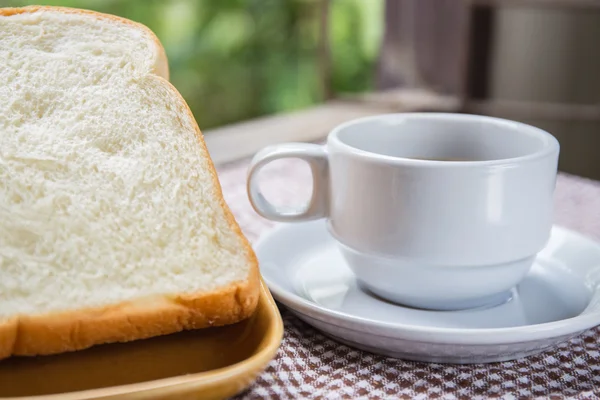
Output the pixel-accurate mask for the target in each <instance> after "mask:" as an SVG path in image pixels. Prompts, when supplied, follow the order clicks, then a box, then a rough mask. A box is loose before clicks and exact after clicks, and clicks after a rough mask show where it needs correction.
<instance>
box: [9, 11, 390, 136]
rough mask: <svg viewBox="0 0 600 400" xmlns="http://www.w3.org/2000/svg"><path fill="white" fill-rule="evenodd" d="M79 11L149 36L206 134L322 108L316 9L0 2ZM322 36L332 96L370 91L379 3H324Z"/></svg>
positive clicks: (380, 20) (380, 21)
mask: <svg viewBox="0 0 600 400" xmlns="http://www.w3.org/2000/svg"><path fill="white" fill-rule="evenodd" d="M0 4H1V5H2V6H13V7H16V6H24V5H30V4H39V5H60V6H66V7H78V8H86V9H91V10H96V11H100V12H105V13H109V14H115V15H119V16H122V17H125V18H129V19H132V20H134V21H138V22H141V23H143V24H145V25H147V26H148V27H149V28H150V29H152V30H153V31H154V32H155V33H156V35H157V36H158V37H159V39H160V40H161V41H162V43H163V45H164V46H165V49H166V52H167V56H168V58H169V67H170V71H171V82H172V83H173V84H174V85H175V87H177V89H178V90H179V91H180V92H181V93H182V95H183V96H184V98H185V99H186V100H187V102H188V104H189V105H190V108H191V109H192V111H193V113H194V115H195V117H196V118H197V120H198V123H199V125H200V127H201V128H202V129H203V130H205V129H207V128H212V127H216V126H220V125H224V124H227V123H232V122H237V121H241V120H246V119H249V118H253V117H257V116H261V115H265V114H272V113H277V112H282V111H289V110H294V109H299V108H303V107H306V106H309V105H311V104H315V103H318V102H321V101H322V100H323V96H324V94H323V89H322V73H321V70H320V68H319V65H320V64H319V62H320V55H319V54H320V53H319V37H320V34H321V29H320V24H319V20H320V15H321V12H322V9H323V8H322V2H321V0H220V1H218V0H46V1H45V0H40V1H37V2H32V1H25V0H0ZM328 21H329V22H328V23H329V32H327V36H328V40H329V47H330V49H331V50H330V51H331V56H332V58H331V78H330V81H331V85H330V87H331V90H332V92H333V93H334V94H335V93H339V92H359V91H366V90H369V89H370V87H371V81H372V75H373V67H374V65H375V61H376V57H377V53H378V50H379V41H380V36H381V33H382V30H381V27H382V25H383V0H331V1H330V12H329V17H328Z"/></svg>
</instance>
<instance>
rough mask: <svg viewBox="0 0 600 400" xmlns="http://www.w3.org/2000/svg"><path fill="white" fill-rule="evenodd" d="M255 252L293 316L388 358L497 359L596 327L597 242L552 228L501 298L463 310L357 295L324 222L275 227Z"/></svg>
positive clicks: (599, 312) (599, 296)
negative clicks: (527, 270)
mask: <svg viewBox="0 0 600 400" xmlns="http://www.w3.org/2000/svg"><path fill="white" fill-rule="evenodd" d="M256 253H257V256H258V259H259V262H260V268H261V272H262V275H263V278H264V280H265V281H266V283H267V285H268V286H269V288H270V290H271V292H272V294H273V296H274V297H275V298H276V299H277V300H278V301H280V302H281V303H282V304H284V305H285V306H287V307H288V308H289V309H290V310H291V311H292V312H294V313H295V314H296V315H297V316H298V317H299V318H300V319H302V320H304V321H305V322H307V323H309V324H311V325H313V326H314V327H316V328H317V329H319V330H321V331H322V332H323V333H325V334H326V335H329V336H331V337H333V338H334V339H336V340H338V341H340V342H342V343H345V344H348V345H350V346H353V347H356V348H360V349H363V350H367V351H371V352H374V353H379V354H384V355H387V356H391V357H396V358H403V359H409V360H416V361H427V362H448V363H461V364H466V363H483V362H495V361H506V360H512V359H516V358H521V357H524V356H528V355H531V354H535V353H539V352H541V351H544V350H547V349H549V348H552V347H553V346H555V345H557V344H559V343H561V342H563V341H565V340H568V339H570V338H572V337H574V336H576V335H578V334H580V333H581V332H582V331H585V330H587V329H589V328H592V327H594V326H596V325H600V245H599V244H597V243H595V242H593V241H592V240H590V239H587V238H585V237H583V236H581V235H579V234H576V233H574V232H571V231H569V230H566V229H563V228H559V227H554V229H553V231H552V237H551V239H550V241H549V243H548V245H547V247H546V248H545V249H544V250H543V251H542V252H541V253H540V254H539V256H538V259H537V261H536V263H535V265H534V267H533V269H532V270H531V272H530V273H529V275H528V276H527V277H526V278H525V280H524V281H523V282H522V283H521V284H520V285H519V286H518V288H516V289H515V290H513V293H512V295H513V296H512V298H511V299H510V300H509V301H507V302H505V303H503V304H501V305H498V306H495V307H490V308H482V309H471V310H463V311H426V310H419V309H413V308H408V307H402V306H398V305H395V304H392V303H389V302H386V301H385V300H381V299H379V298H377V297H375V296H374V295H371V294H369V293H367V292H366V291H363V290H362V289H360V288H359V287H357V285H356V281H355V279H354V276H353V274H352V272H351V271H350V269H349V268H348V267H347V265H346V264H345V262H344V260H343V259H342V256H341V254H340V253H339V252H338V250H337V247H336V243H335V242H334V240H333V238H332V237H331V236H330V235H329V233H328V232H327V229H326V225H325V222H324V221H323V220H318V221H312V222H302V223H292V224H282V225H280V226H278V227H276V228H275V229H273V230H272V231H271V232H269V233H268V234H267V235H265V236H263V237H262V238H261V240H260V241H259V242H258V244H257V246H256Z"/></svg>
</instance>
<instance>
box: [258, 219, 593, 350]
mask: <svg viewBox="0 0 600 400" xmlns="http://www.w3.org/2000/svg"><path fill="white" fill-rule="evenodd" d="M319 222H321V223H324V221H319ZM316 223H317V221H308V222H304V223H302V222H301V223H298V222H292V223H278V224H276V225H275V226H274V227H273V228H271V229H270V230H269V231H268V232H266V233H265V234H263V235H261V237H260V238H259V239H258V240H257V241H256V243H255V245H254V246H253V247H254V250H255V252H256V255H257V258H258V261H259V266H260V264H261V252H263V251H264V250H262V249H263V248H264V247H265V246H266V244H267V243H268V242H269V241H270V240H271V239H272V238H273V237H274V236H277V235H280V234H281V233H282V231H283V232H285V231H288V230H290V229H291V230H293V229H294V227H295V226H297V225H299V224H313V225H315V226H316ZM325 229H326V228H325ZM558 231H562V233H564V234H565V235H567V236H569V237H572V238H573V239H574V240H577V241H583V242H586V244H588V245H590V246H593V247H596V248H598V249H599V250H600V243H598V242H597V241H595V240H593V239H592V238H590V237H588V236H585V235H583V234H581V233H579V232H576V231H574V230H572V229H569V228H566V227H563V226H560V225H558V224H554V225H553V226H552V232H558ZM261 275H262V276H263V279H264V280H265V282H266V284H267V286H268V287H269V290H270V291H271V292H272V294H273V297H275V298H276V299H277V301H279V302H281V303H282V304H284V305H285V306H287V307H290V308H292V309H293V310H294V311H295V312H299V313H302V314H304V315H307V316H308V317H311V318H313V319H317V320H320V321H322V322H324V323H327V324H331V325H335V326H338V327H340V328H344V329H351V330H355V331H357V332H364V333H372V329H373V328H377V329H379V330H380V331H379V332H378V333H377V335H378V336H380V337H387V338H392V339H406V340H411V341H419V342H427V343H439V344H468V345H493V344H511V343H519V342H529V341H536V340H543V339H549V338H555V337H559V336H572V335H577V334H579V333H581V332H583V331H586V330H588V329H591V328H594V327H596V326H599V325H600V308H599V309H598V310H596V311H590V312H586V310H587V307H588V306H589V304H588V306H586V309H584V310H583V311H582V313H581V314H579V315H577V316H574V317H570V318H565V319H562V320H558V321H552V322H545V323H541V324H533V325H524V326H518V327H506V328H469V329H466V328H444V327H431V326H421V325H414V324H404V323H398V322H383V321H377V320H371V319H368V318H364V317H358V316H355V315H352V314H348V313H345V312H341V311H336V310H331V309H329V308H326V307H323V306H322V305H320V304H317V303H314V302H312V301H310V300H308V299H306V298H304V297H302V296H301V295H299V294H298V293H296V292H295V291H289V290H287V289H284V288H283V287H282V286H280V285H279V284H278V283H277V282H276V281H274V280H271V279H270V278H269V277H267V276H265V275H264V273H263V272H262V271H261ZM596 291H598V288H596ZM349 324H350V325H351V326H348V325H349ZM361 328H362V329H361Z"/></svg>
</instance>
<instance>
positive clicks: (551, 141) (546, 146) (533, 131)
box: [327, 112, 560, 168]
mask: <svg viewBox="0 0 600 400" xmlns="http://www.w3.org/2000/svg"><path fill="white" fill-rule="evenodd" d="M383 118H400V119H407V118H412V119H415V118H416V119H430V120H431V119H436V120H441V121H472V122H474V121H479V122H485V123H494V124H496V125H501V126H505V127H506V128H512V129H517V130H521V131H525V132H526V133H527V134H530V135H533V136H535V137H538V138H541V139H542V141H543V146H542V147H541V148H540V149H539V150H537V151H534V152H532V153H529V154H525V155H522V156H517V157H507V158H501V159H494V160H473V161H444V160H422V159H415V158H408V157H398V156H390V155H385V154H379V153H375V152H371V151H368V150H363V149H360V148H358V147H355V146H352V145H349V144H347V143H346V142H344V141H343V140H342V139H341V138H340V137H339V135H340V133H341V132H342V131H343V130H345V129H346V128H348V127H350V126H352V125H356V124H358V123H363V122H369V121H376V120H381V119H383ZM327 144H328V146H329V145H333V146H335V147H338V148H340V149H342V150H344V151H345V152H347V153H348V154H351V155H352V156H354V157H357V158H360V159H363V160H367V161H371V162H379V163H384V164H392V165H402V166H414V167H443V168H468V167H492V166H508V165H514V164H520V163H523V162H528V161H534V160H537V159H540V158H544V157H546V156H548V155H551V154H554V153H558V152H559V150H560V144H559V142H558V140H557V139H556V138H555V137H554V136H553V135H552V134H550V133H549V132H547V131H545V130H543V129H541V128H538V127H535V126H533V125H529V124H525V123H523V122H518V121H513V120H509V119H505V118H498V117H491V116H485V115H476V114H460V113H444V112H407V113H386V114H378V115H372V116H368V117H362V118H356V119H352V120H350V121H347V122H344V123H342V124H339V125H337V126H336V127H335V128H333V129H332V130H331V132H330V133H329V135H328V136H327Z"/></svg>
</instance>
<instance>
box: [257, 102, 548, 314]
mask: <svg viewBox="0 0 600 400" xmlns="http://www.w3.org/2000/svg"><path fill="white" fill-rule="evenodd" d="M558 155H559V144H558V141H557V140H556V139H555V138H554V137H553V136H552V135H551V134H549V133H547V132H545V131H543V130H541V129H538V128H535V127H533V126H529V125H525V124H522V123H519V122H514V121H509V120H504V119H498V118H492V117H484V116H475V115H466V114H444V113H406V114H389V115H379V116H374V117H367V118H362V119H358V120H354V121H350V122H347V123H344V124H342V125H340V126H338V127H336V128H334V129H333V130H332V131H331V133H330V134H329V136H328V139H327V143H326V145H324V146H321V145H316V144H306V143H287V144H281V145H275V146H270V147H267V148H265V149H263V150H261V151H260V152H258V153H257V154H256V155H255V157H254V159H253V160H252V162H251V165H250V168H249V172H248V195H249V198H250V201H251V203H252V206H253V207H254V209H255V210H256V212H258V213H259V214H260V215H262V216H263V217H265V218H268V219H271V220H275V221H280V222H291V221H306V220H313V219H318V218H326V219H327V225H328V229H329V231H330V233H331V234H332V236H333V237H334V238H335V239H336V240H337V241H338V243H339V247H340V249H341V252H342V253H343V255H344V257H345V259H346V260H347V262H348V264H349V266H350V268H351V269H352V270H353V272H354V273H355V275H356V277H357V280H358V282H359V283H360V284H361V285H362V286H363V287H364V288H365V289H368V290H369V291H371V292H372V293H374V294H375V295H378V296H379V297H382V298H384V299H387V300H389V301H392V302H395V303H400V304H404V305H408V306H412V307H418V308H426V309H436V310H456V309H465V308H472V307H480V306H488V305H490V304H493V303H499V302H503V301H505V300H507V299H508V298H509V296H510V292H511V289H513V288H514V287H515V286H516V285H517V284H518V283H519V282H520V281H521V280H522V278H523V277H524V276H525V275H526V274H527V272H528V271H529V269H530V268H531V266H532V263H533V261H534V259H535V256H536V254H537V253H538V252H539V251H540V250H541V249H542V248H543V247H544V246H545V244H546V242H547V240H548V239H549V235H550V230H551V227H552V222H553V215H552V211H553V192H554V187H555V182H556V172H557V163H558ZM290 157H291V158H299V159H302V160H305V161H306V162H307V163H308V164H309V165H310V167H311V171H312V175H313V190H312V198H311V199H310V202H309V203H308V204H306V205H305V206H304V207H302V208H301V209H282V208H280V207H278V206H276V205H273V204H271V203H270V202H269V201H267V200H266V198H265V197H264V196H263V195H262V194H261V192H260V189H259V186H258V183H257V180H256V176H257V173H258V171H259V170H260V169H261V168H262V167H263V166H264V165H266V164H267V163H269V162H271V161H273V160H276V159H281V158H290ZM448 160H451V161H448ZM456 160H459V161H456ZM323 267H324V268H326V267H327V266H323Z"/></svg>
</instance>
